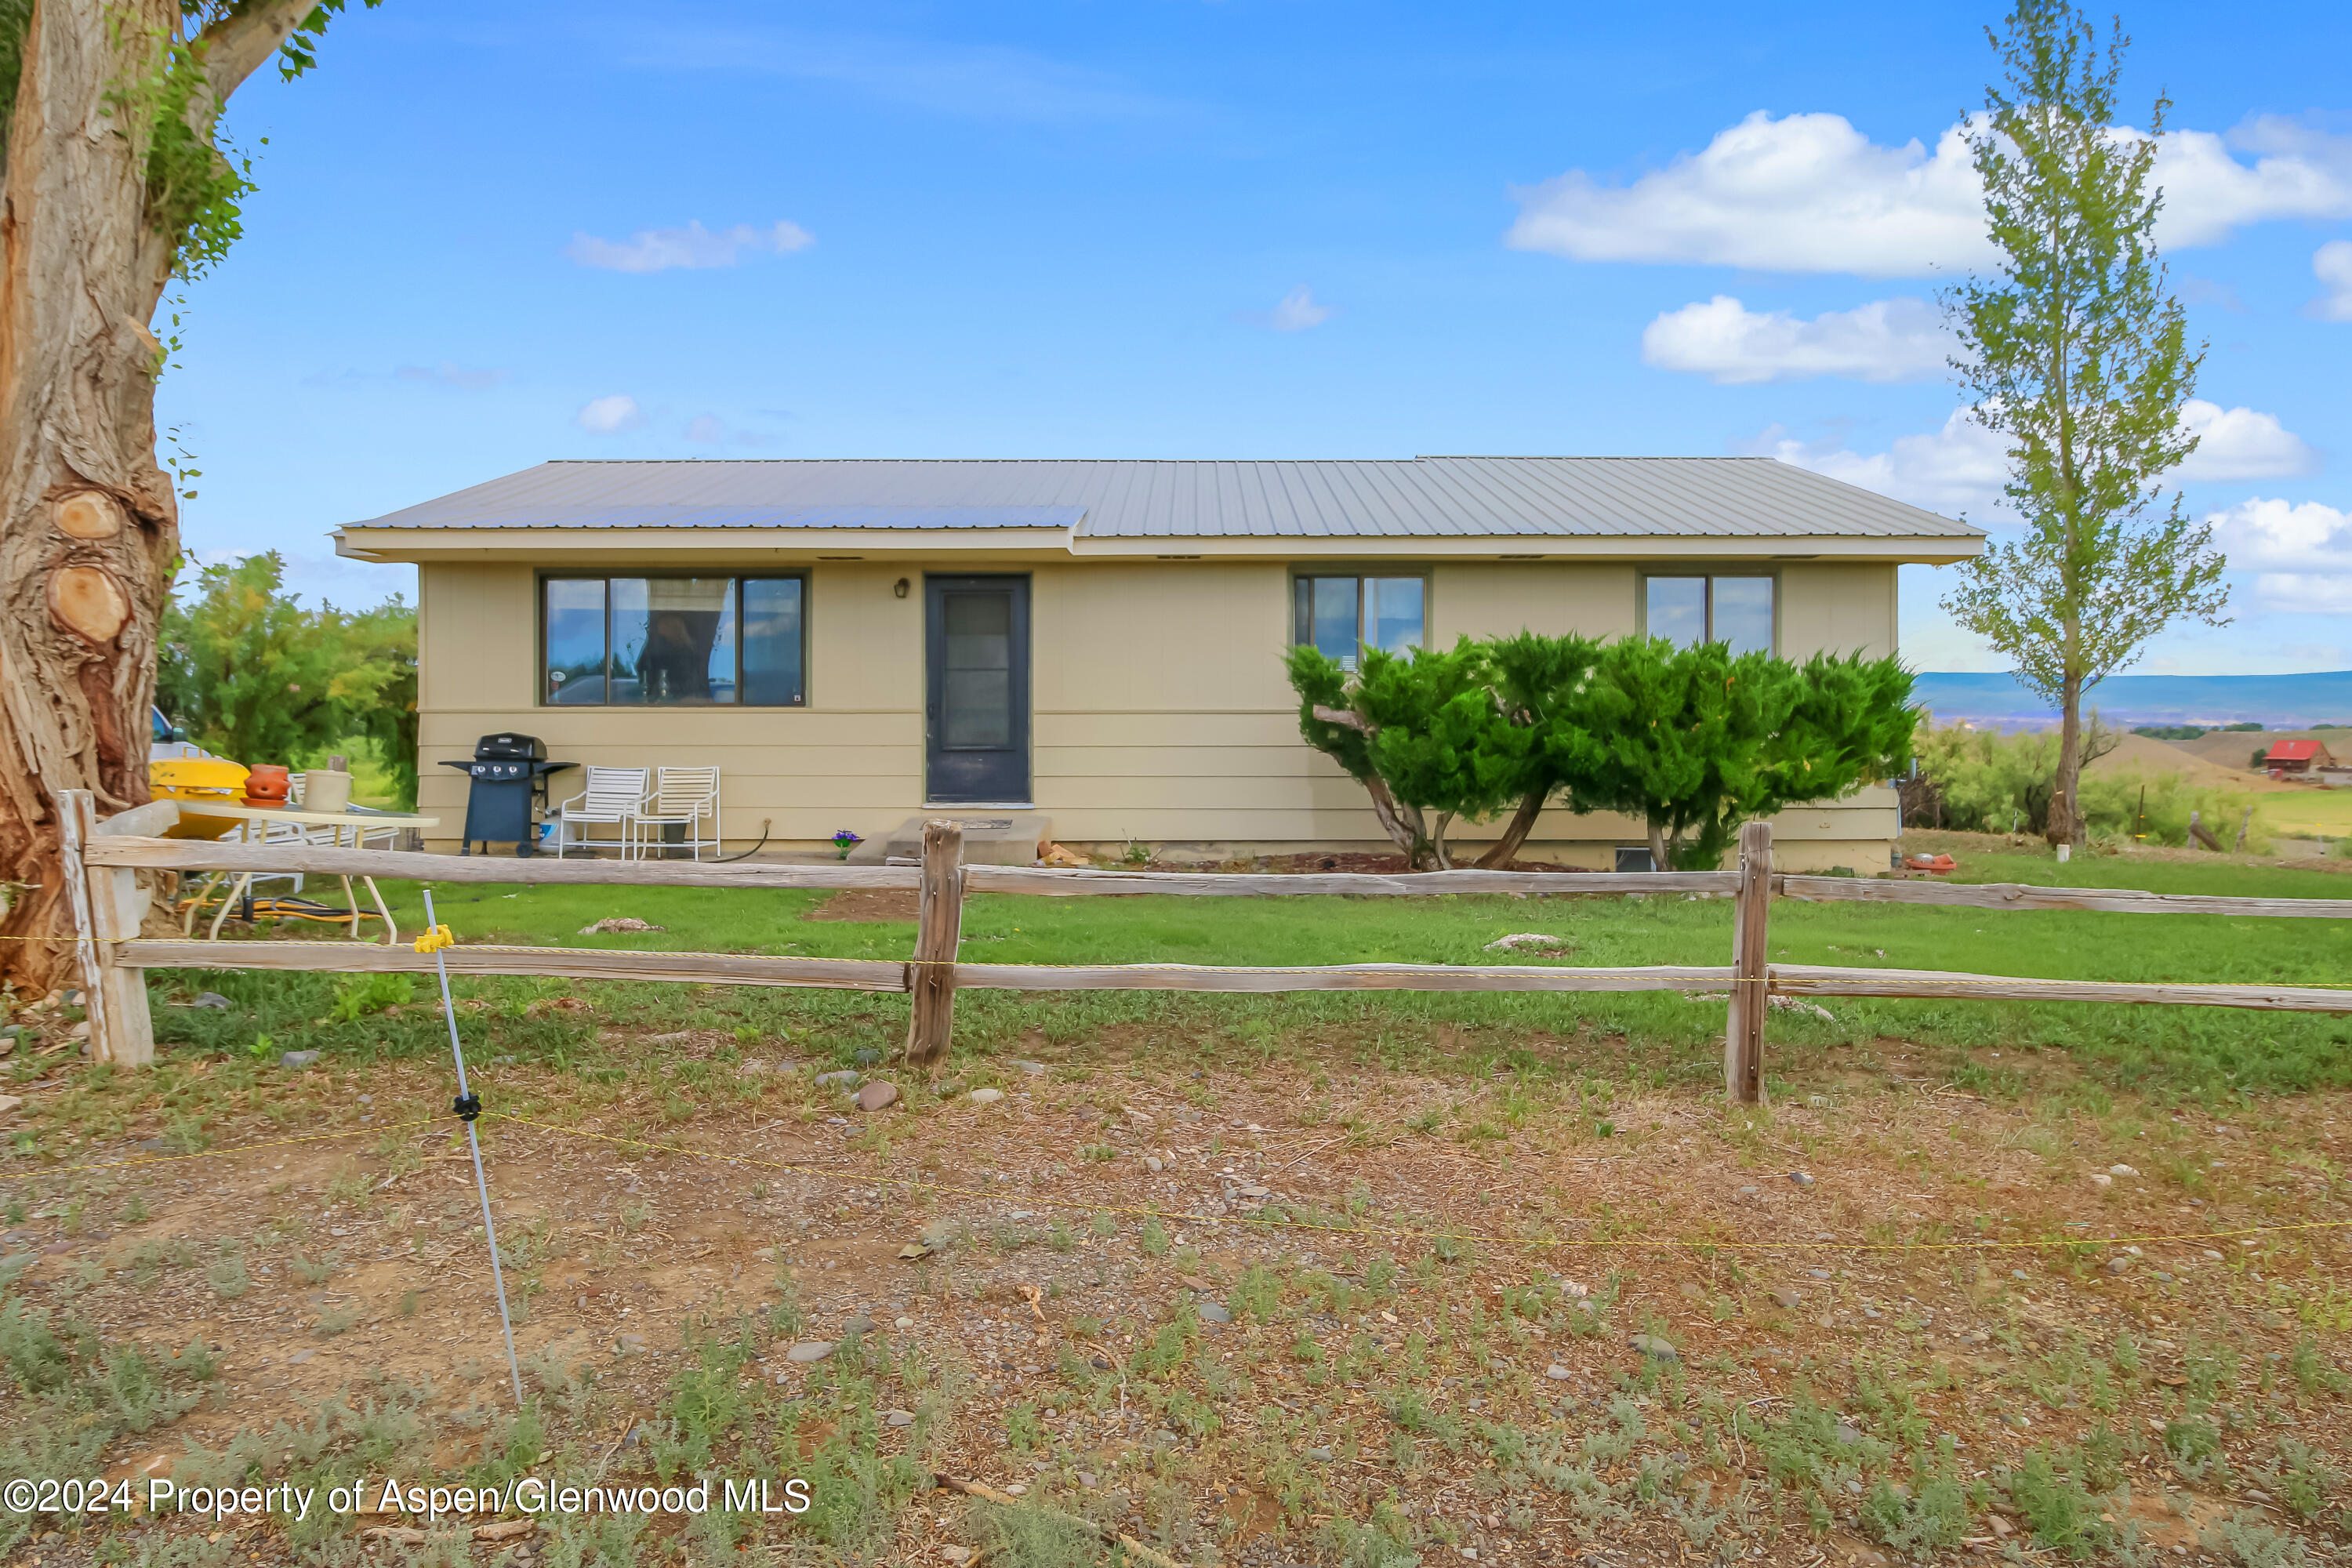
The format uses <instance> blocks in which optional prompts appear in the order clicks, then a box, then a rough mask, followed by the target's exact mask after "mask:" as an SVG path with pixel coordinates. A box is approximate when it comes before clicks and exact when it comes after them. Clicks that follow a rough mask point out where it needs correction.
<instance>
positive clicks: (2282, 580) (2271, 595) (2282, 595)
mask: <svg viewBox="0 0 2352 1568" xmlns="http://www.w3.org/2000/svg"><path fill="white" fill-rule="evenodd" d="M2254 596H2255V598H2256V599H2258V600H2260V601H2261V603H2262V606H2263V609H2265V610H2277V611H2281V612H2283V613H2284V614H2287V615H2298V616H2342V615H2352V574H2347V573H2336V574H2329V573H2319V572H2265V573H2263V574H2262V575H2261V576H2259V577H2257V578H2255V579H2254Z"/></svg>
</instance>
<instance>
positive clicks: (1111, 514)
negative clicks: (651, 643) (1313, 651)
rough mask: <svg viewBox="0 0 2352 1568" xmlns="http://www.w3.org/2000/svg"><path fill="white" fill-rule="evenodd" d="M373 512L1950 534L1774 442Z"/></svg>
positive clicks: (733, 475)
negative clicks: (1759, 448) (1615, 453)
mask: <svg viewBox="0 0 2352 1568" xmlns="http://www.w3.org/2000/svg"><path fill="white" fill-rule="evenodd" d="M354 526H357V527H363V528H387V529H395V528H433V529H443V528H458V529H464V528H740V529H758V528H774V529H860V528H877V529H929V528H953V529H1009V528H1067V529H1074V530H1076V531H1077V532H1079V533H1081V534H1083V535H1085V536H1087V537H1089V538H1103V539H1160V538H1166V539H1216V538H1299V539H1359V538H1360V539H1379V538H1389V539H1398V538H1405V539H1410V538H1432V539H1436V538H1518V537H1547V536H1549V537H1562V538H1575V537H1587V538H1608V537H1640V538H1659V537H1678V536H1679V537H1697V538H1779V537H1820V536H1832V537H1834V536H1844V537H1857V538H1885V539H1900V538H1921V537H1926V538H1951V537H1954V536H1965V535H1973V534H1978V533H1980V532H1981V530H1979V529H1975V528H1972V527H1969V525H1968V524H1965V523H1960V522H1956V521H1952V520H1950V519H1948V518H1944V517H1940V516H1937V514H1936V513H1934V512H1930V511H1927V510H1922V509H1920V508H1918V507H1914V506H1910V505H1907V504H1906V503H1904V502H1902V501H1897V500H1889V499H1888V498H1886V497H1885V496H1882V495H1878V494H1876V493H1875V492H1874V491H1871V490H1865V489H1861V488H1860V487H1858V486H1854V485H1849V484H1846V483H1844V482H1843V481H1841V480H1837V479H1830V478H1828V477H1827V476H1825V475H1822V474H1817V473H1814V472H1812V471H1811V470H1810V469H1807V468H1797V467H1795V466H1794V465H1791V464H1788V463H1782V462H1780V461H1778V460H1776V459H1773V458H1452V457H1443V458H1412V459H1381V460H1360V461H1305V460H1285V461H1271V462H1258V461H1161V460H1129V459H1117V460H1094V459H1076V460H1026V459H1003V458H983V459H975V460H953V459H937V458H917V459H895V458H883V459H872V458H858V459H838V458H782V459H752V460H735V461H712V460H707V459H704V460H658V461H631V460H623V461H563V462H551V463H542V464H541V465H540V466H539V467H537V468H526V469H524V470H522V471H521V472H520V473H516V474H509V475H508V476H506V477H505V478H503V479H492V480H489V481H488V483H485V484H479V485H475V486H473V487H471V488H469V489H462V490H458V491H457V492H455V493H454V494H451V495H447V496H443V497H441V498H440V499H438V500H429V501H425V502H423V503H421V504H419V505H416V506H412V507H407V508H404V509H403V510H399V511H395V512H392V513H389V514H387V515H385V516H383V517H380V518H375V519H372V520H370V521H366V522H363V523H359V524H355V525H354Z"/></svg>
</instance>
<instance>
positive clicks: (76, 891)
mask: <svg viewBox="0 0 2352 1568" xmlns="http://www.w3.org/2000/svg"><path fill="white" fill-rule="evenodd" d="M63 805H64V807H65V812H64V815H65V834H64V838H65V863H66V879H67V890H68V895H69V897H70V900H71V902H72V905H73V910H74V917H75V922H76V928H77V942H76V948H77V953H78V956H79V963H80V967H81V973H82V975H83V977H84V982H85V985H84V990H85V996H86V999H87V1010H88V1016H89V1021H90V1031H89V1033H90V1053H91V1055H92V1056H94V1057H96V1058H100V1059H104V1060H111V1061H116V1062H121V1063H124V1064H126V1065H137V1064H143V1063H146V1062H148V1061H150V1060H152V1058H153V1056H154V1034H153V1029H152V1020H151V1018H150V1016H149V1013H148V1005H147V987H146V983H145V978H144V975H145V972H146V971H147V970H150V969H215V970H220V969H240V970H261V969H269V970H310V971H324V972H330V973H400V972H414V973H424V972H429V971H430V970H431V969H432V968H433V966H434V957H433V956H432V955H429V954H425V953H419V952H415V950H414V949H413V948H411V947H409V946H407V945H405V944H401V945H383V944H378V943H369V942H353V941H350V940H340V941H333V942H269V941H257V942H178V941H159V940H155V939H152V938H147V937H142V936H141V935H140V934H139V929H140V922H141V921H142V918H143V917H144V914H145V912H146V910H147V906H148V902H149V895H148V892H147V890H146V889H145V887H144V886H143V885H142V883H141V881H140V876H139V874H140V873H141V872H149V873H152V872H158V871H173V872H182V873H185V872H223V873H230V874H236V873H248V872H249V873H256V874H261V875H276V876H283V875H289V874H294V873H300V874H305V875H312V876H334V877H361V876H367V877H377V878H402V879H415V880H418V881H429V882H438V883H442V884H445V885H446V884H451V883H467V882H473V883H488V882H494V883H500V884H516V883H526V884H532V885H538V886H548V885H554V884H566V883H574V884H579V883H585V884H596V885H600V886H618V887H679V888H712V889H719V888H761V889H822V890H826V891H842V890H848V889H892V890H902V891H903V890H913V891H915V892H916V893H917V895H918V897H917V905H918V926H917V934H916V939H915V952H914V956H913V957H912V958H911V959H908V960H907V961H904V962H900V961H898V960H893V959H857V958H772V957H763V956H757V955H752V954H743V953H723V952H621V951H613V950H609V949H593V948H561V947H499V946H488V945H465V944H460V945H458V946H457V947H453V948H449V949H446V950H445V951H444V952H442V953H441V954H440V956H441V957H442V958H444V959H446V962H447V963H448V966H449V972H450V973H453V974H527V975H562V976H566V977H569V978H573V979H583V980H655V981H687V982H695V983H700V984H729V985H784V986H821V987H831V988H835V989H841V990H853V991H891V992H905V993H907V994H908V997H909V1000H910V1008H909V1014H910V1016H909V1020H908V1034H907V1047H906V1058H907V1062H908V1065H909V1066H910V1067H913V1068H928V1067H930V1066H932V1065H933V1064H935V1063H937V1062H938V1061H940V1059H941V1058H943V1057H945V1056H946V1054H947V1049H948V1042H949V1037H950V1031H951V1029H952V1026H953V1020H954V1014H955V997H956V993H957V992H959V991H965V990H975V989H978V990H1000V991H1004V990H1009V991H1137V990H1142V991H1223V992H1251V993H1266V992H1277V991H1552V992H1583V991H1591V992H1600V991H1682V992H1720V993H1728V994H1729V1001H1730V1015H1729V1021H1728V1025H1727V1029H1726V1031H1725V1040H1724V1081H1725V1086H1726V1089H1727V1092H1728V1093H1729V1095H1730V1097H1731V1099H1732V1100H1735V1101H1741V1102H1748V1103H1753V1102H1755V1101H1757V1100H1760V1099H1762V1097H1763V1092H1764V1017H1765V1014H1766V1012H1767V1011H1768V1004H1769V1000H1770V998H1772V997H1774V996H1797V997H1815V996H1907V997H1936V998H1945V999H1968V1000H1982V1001H2024V1002H2107V1003H2142V1004H2145V1003H2158V1004H2167V1005H2184V1006H2203V1007H2252V1008H2263V1009H2269V1010H2273V1011H2285V1012H2307V1013H2352V989H2347V990H2328V989H2323V988H2318V987H2309V986H2292V985H2211V984H2173V983H2169V982H2159V983H2147V982H2123V981H2100V980H2042V979H2032V978H2025V977H2021V976H2013V975H1987V974H1964V973H1948V972H1946V971H1942V970H1916V969H1848V968H1838V967H1831V966H1823V965H1818V964H1801V963H1770V962H1769V958H1768V955H1769V940H1770V939H1769V931H1770V927H1769V921H1770V915H1771V907H1772V901H1773V900H1775V899H1795V900H1802V901H1807V902H1816V903H1822V902H1853V903H1873V904H1926V905H1939V906H1944V907H1948V908H1961V909H1977V910H2086V911H2092V912H2097V913H2111V914H2205V915H2215V914H2218V915H2263V916H2280V917H2290V918H2304V919H2313V918H2316V919H2325V920H2343V919H2346V918H2352V900H2344V899H2244V898H2218V897H2205V896H2203V895H2192V894H2178V893H2146V892H2135V891H2130V890H2126V889H2109V888H2042V887H2032V886H2028V885H2024V884H2021V883H1987V884H1977V885H1970V884H1953V883H1942V882H1927V881H1915V880H1906V879H1868V880H1865V879H1861V878H1855V877H1809V876H1798V875H1794V874H1782V873H1778V872H1775V871H1774V870H1773V869H1772V830H1771V828H1770V827H1769V826H1768V825H1766V824H1764V823H1760V822H1751V823H1748V825H1746V826H1744V827H1743V828H1742V829H1741V830H1740V835H1739V861H1738V866H1737V868H1734V869H1732V870H1728V871H1632V872H1612V871H1476V870H1465V871H1426V872H1414V873H1409V874H1402V875H1396V876H1383V875H1377V874H1366V873H1359V872H1324V873H1319V874H1318V873H1311V872H1310V873H1306V874H1300V875H1292V874H1270V873H1246V872H1245V873H1232V872H1190V871H1123V870H1111V871H1094V870H1082V869H1075V868H1070V869H1066V868H1058V867H1042V866H971V865H966V864H964V863H963V858H962V830H961V828H960V827H959V826H957V825H956V824H954V823H952V822H946V821H940V822H932V823H929V824H928V825H927V826H925V828H924V832H923V853H922V858H921V862H920V863H919V865H913V866H838V865H818V866H788V865H774V864H764V865H763V864H751V863H748V862H741V861H738V862H732V863H730V864H726V865H719V864H710V863H698V862H694V861H688V860H675V861H662V860H651V861H646V860H640V861H628V862H621V861H612V860H569V859H566V860H551V859H545V858H532V859H527V860H526V859H512V860H493V859H489V858H470V857H459V856H453V855H425V854H414V853H408V852H404V851H397V850H383V849H360V848H335V847H314V846H305V845H299V844H268V845H263V844H240V843H232V842H215V841H207V840H201V839H185V838H165V837H161V835H162V834H163V831H164V830H165V829H166V828H168V827H170V826H173V824H174V823H176V822H177V820H178V812H179V808H178V807H177V806H176V805H173V803H171V802H169V801H158V802H156V803H155V804H153V805H144V806H140V807H138V808H136V809H135V810H131V811H126V812H123V813H121V814H120V815H118V816H112V817H109V818H107V819H106V820H105V821H103V822H101V821H100V820H98V818H97V816H96V812H95V809H94V806H93V805H92V801H91V797H90V796H89V795H88V794H87V793H86V792H80V791H71V792H67V797H66V799H65V801H64V803H63ZM151 880H152V878H151ZM971 893H1022V894H1028V895H1032V896H1042V897H1047V898H1067V897H1074V896H1085V895H1104V894H1113V895H1126V896H1134V895H1142V894H1159V895H1162V896H1167V895H1174V896H1178V897H1190V898H1286V897H1297V896H1300V895H1317V894H1321V895H1331V894H1339V895H1344V896H1349V897H1357V898H1382V897H1425V896H1427V895H1430V894H1433V893H1545V894H1552V895H1559V894H1627V893H1641V894H1660V893H1696V894H1706V895H1709V896H1713V897H1728V898H1730V899H1731V900H1734V906H1733V907H1734V914H1733V921H1732V944H1731V962H1730V963H1727V964H1652V965H1644V966H1625V967H1614V968H1607V969H1594V968H1577V967H1574V966H1571V965H1568V964H1552V963H1541V964H1484V965H1475V966H1473V965H1462V964H1442V963H1330V964H1306V965H1298V966H1292V967H1282V968H1275V967H1263V966H1246V965H1236V966H1223V965H1216V966H1211V965H1199V964H1182V963H1119V964H1067V965H1063V964H1036V963H966V962H964V960H963V958H962V956H961V953H960V952H959V951H958V949H959V945H960V942H959V938H960V933H961V926H962V918H963V900H964V899H965V897H966V895H968V894H971Z"/></svg>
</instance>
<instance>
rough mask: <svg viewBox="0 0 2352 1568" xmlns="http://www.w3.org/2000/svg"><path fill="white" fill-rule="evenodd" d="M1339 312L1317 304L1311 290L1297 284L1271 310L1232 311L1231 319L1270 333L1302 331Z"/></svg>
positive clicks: (1329, 306)
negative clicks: (1261, 328)
mask: <svg viewBox="0 0 2352 1568" xmlns="http://www.w3.org/2000/svg"><path fill="white" fill-rule="evenodd" d="M1338 314H1339V309H1338V308H1337V307H1336V306H1331V305H1318V304H1317V303H1316V302H1315V291H1314V290H1313V289H1309V288H1308V287H1307V285H1306V284H1304V283H1301V284H1300V285H1299V286H1298V287H1297V288H1296V289H1292V290H1291V291H1290V292H1289V293H1287V294H1285V295H1284V296H1283V297H1282V298H1281V300H1279V301H1277V302H1276V305H1275V307H1274V309H1273V310H1235V311H1234V314H1233V319H1234V321H1239V322H1240V323H1241V324H1242V325H1244V326H1245V327H1263V328H1265V330H1266V331H1270V332H1303V331H1308V330H1309V329H1311V328H1315V327H1319V326H1321V325H1322V324H1323V323H1324V322H1326V321H1329V320H1330V319H1331V318H1332V317H1334V316H1336V315H1338Z"/></svg>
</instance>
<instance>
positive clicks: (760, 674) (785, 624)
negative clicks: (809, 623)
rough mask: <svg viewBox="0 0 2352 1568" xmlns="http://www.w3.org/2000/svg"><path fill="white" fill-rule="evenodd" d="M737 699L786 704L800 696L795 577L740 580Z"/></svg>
mask: <svg viewBox="0 0 2352 1568" xmlns="http://www.w3.org/2000/svg"><path fill="white" fill-rule="evenodd" d="M743 700H744V701H746V702H751V703H757V704H759V705H760V706H761V707H770V708H775V707H790V706H792V705H794V704H796V703H798V702H799V701H800V700H801V580H800V579H799V578H797V577H751V578H746V579H745V580H744V583H743Z"/></svg>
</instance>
